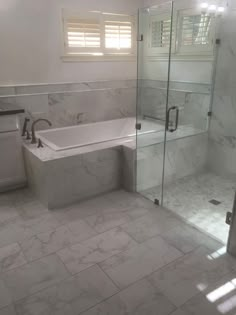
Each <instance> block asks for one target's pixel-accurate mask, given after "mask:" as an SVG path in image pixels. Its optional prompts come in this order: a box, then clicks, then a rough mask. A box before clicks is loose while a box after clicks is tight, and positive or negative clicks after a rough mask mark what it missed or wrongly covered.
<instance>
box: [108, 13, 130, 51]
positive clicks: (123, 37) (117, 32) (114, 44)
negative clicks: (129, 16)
mask: <svg viewBox="0 0 236 315" xmlns="http://www.w3.org/2000/svg"><path fill="white" fill-rule="evenodd" d="M104 27H105V49H107V50H111V51H112V50H113V51H114V50H116V51H117V52H120V53H122V52H127V53H129V52H131V49H132V22H131V21H119V20H118V21H112V20H111V19H105V21H104Z"/></svg>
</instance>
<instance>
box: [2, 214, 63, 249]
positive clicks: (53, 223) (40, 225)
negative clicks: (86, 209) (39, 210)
mask: <svg viewBox="0 0 236 315" xmlns="http://www.w3.org/2000/svg"><path fill="white" fill-rule="evenodd" d="M60 225H61V224H60V223H59V222H58V221H57V220H56V219H55V218H54V217H53V216H52V215H51V214H45V215H42V216H40V217H37V218H32V219H27V220H26V219H22V218H16V219H13V220H11V221H8V222H7V223H2V224H0V247H3V246H5V245H8V244H11V243H15V242H19V241H22V240H24V239H26V238H28V237H31V236H33V235H36V234H38V233H42V232H46V231H51V230H53V229H55V228H57V227H58V226H60Z"/></svg>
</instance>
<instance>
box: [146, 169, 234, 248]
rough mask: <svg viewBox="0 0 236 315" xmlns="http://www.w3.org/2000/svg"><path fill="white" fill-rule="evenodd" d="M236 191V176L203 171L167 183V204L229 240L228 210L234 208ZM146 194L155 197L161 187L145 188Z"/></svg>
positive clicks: (185, 216) (188, 219) (223, 239)
mask: <svg viewBox="0 0 236 315" xmlns="http://www.w3.org/2000/svg"><path fill="white" fill-rule="evenodd" d="M235 191H236V179H235V180H234V179H230V178H226V177H222V176H218V175H215V174H213V173H209V172H207V173H201V174H196V175H191V176H186V177H184V178H181V179H177V180H175V181H173V182H171V183H169V184H166V185H165V191H164V203H163V205H164V207H166V208H168V209H170V210H171V211H173V212H174V213H176V214H178V215H179V216H181V217H182V218H183V219H185V220H187V222H189V223H191V224H193V225H194V226H195V227H197V228H199V229H200V230H202V231H204V232H207V233H209V235H211V236H213V237H215V238H216V239H217V240H219V241H220V242H222V243H223V244H226V243H227V239H228V233H229V227H228V225H226V224H225V219H226V213H227V212H228V211H232V207H233V201H234V194H235ZM142 195H143V196H145V197H147V198H148V199H151V200H154V199H155V198H157V196H160V195H161V188H160V186H158V187H153V188H151V189H148V190H146V191H143V192H142ZM211 200H217V201H219V202H220V204H218V205H214V204H212V203H210V202H209V201H211Z"/></svg>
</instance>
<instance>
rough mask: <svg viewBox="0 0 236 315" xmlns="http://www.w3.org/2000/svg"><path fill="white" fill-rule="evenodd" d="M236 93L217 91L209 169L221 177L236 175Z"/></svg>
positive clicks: (210, 131)
mask: <svg viewBox="0 0 236 315" xmlns="http://www.w3.org/2000/svg"><path fill="white" fill-rule="evenodd" d="M235 121H236V91H235V89H232V88H228V89H224V90H222V89H218V90H216V91H215V95H214V103H213V115H212V118H211V123H210V130H209V154H208V167H209V168H210V169H211V170H213V171H214V172H216V173H218V174H221V175H234V176H235V175H236V165H235V160H236V127H235Z"/></svg>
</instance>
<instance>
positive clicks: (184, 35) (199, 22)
mask: <svg viewBox="0 0 236 315" xmlns="http://www.w3.org/2000/svg"><path fill="white" fill-rule="evenodd" d="M213 25H214V18H213V17H212V16H211V15H209V14H196V13H194V12H183V13H182V14H180V16H179V47H178V50H179V52H180V53H188V54H198V55H199V54H208V55H209V54H212V53H213V38H214V34H213V30H214V27H213Z"/></svg>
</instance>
